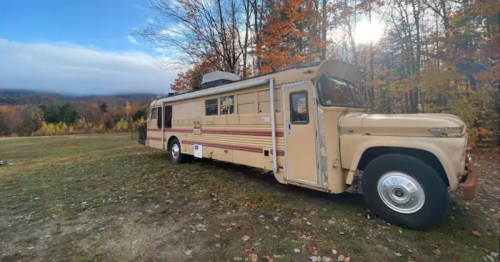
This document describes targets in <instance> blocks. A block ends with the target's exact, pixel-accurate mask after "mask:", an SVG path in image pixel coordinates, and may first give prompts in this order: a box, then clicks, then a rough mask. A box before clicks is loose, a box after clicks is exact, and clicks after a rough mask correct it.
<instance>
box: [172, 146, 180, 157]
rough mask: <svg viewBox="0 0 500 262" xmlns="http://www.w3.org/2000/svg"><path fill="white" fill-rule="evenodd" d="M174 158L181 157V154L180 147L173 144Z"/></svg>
mask: <svg viewBox="0 0 500 262" xmlns="http://www.w3.org/2000/svg"><path fill="white" fill-rule="evenodd" d="M171 151H172V156H173V157H174V158H178V157H179V154H180V152H181V150H180V148H179V145H178V144H173V145H172V150H171Z"/></svg>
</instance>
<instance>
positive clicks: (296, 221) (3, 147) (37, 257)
mask: <svg viewBox="0 0 500 262" xmlns="http://www.w3.org/2000/svg"><path fill="white" fill-rule="evenodd" d="M0 157H1V158H2V159H3V160H4V162H9V163H12V165H10V166H4V167H0V261H235V260H236V261H245V260H247V261H252V260H255V259H256V261H312V259H311V257H313V259H317V257H318V256H321V257H323V261H329V260H328V258H331V259H332V260H331V261H338V260H342V258H343V257H344V258H347V257H349V258H350V261H485V260H486V261H490V259H494V260H495V261H498V258H494V256H495V253H493V256H491V252H498V248H499V240H498V239H499V228H498V223H499V214H500V209H499V199H500V198H499V196H500V191H499V174H498V168H499V167H498V162H499V157H498V149H496V150H492V149H490V150H481V151H476V152H474V157H475V158H477V165H478V167H479V171H480V186H479V191H478V195H477V200H475V201H471V202H468V203H465V202H464V201H462V200H461V192H457V193H452V194H451V199H452V201H451V204H450V207H449V212H448V216H447V218H446V220H445V221H444V222H443V223H442V224H441V225H440V226H439V227H438V228H435V229H432V230H430V231H427V232H415V231H410V230H406V229H402V228H399V227H397V226H392V225H388V224H387V223H385V222H383V221H382V220H380V219H373V220H370V219H367V218H366V216H365V209H366V205H365V203H364V200H363V197H362V196H361V195H359V194H348V193H346V194H342V195H329V194H325V193H318V192H315V191H311V190H307V189H302V188H298V187H294V186H288V185H282V184H279V183H278V182H276V181H275V180H274V177H273V176H270V175H267V174H265V173H262V172H260V171H258V170H255V169H250V168H246V167H241V166H236V165H230V164H224V163H220V162H214V161H209V160H203V161H196V162H191V163H187V164H183V165H173V164H171V163H169V162H168V154H166V153H164V152H161V151H159V150H156V149H152V148H147V147H144V146H140V145H139V144H137V142H136V141H131V140H130V137H128V136H118V135H99V136H64V137H33V138H4V139H0ZM334 253H336V254H334ZM488 256H490V257H488ZM344 260H346V261H347V260H349V259H344Z"/></svg>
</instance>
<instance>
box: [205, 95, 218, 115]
mask: <svg viewBox="0 0 500 262" xmlns="http://www.w3.org/2000/svg"><path fill="white" fill-rule="evenodd" d="M205 115H207V116H216V115H217V98H214V99H208V100H205Z"/></svg>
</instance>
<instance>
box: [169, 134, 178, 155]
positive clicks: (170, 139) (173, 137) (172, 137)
mask: <svg viewBox="0 0 500 262" xmlns="http://www.w3.org/2000/svg"><path fill="white" fill-rule="evenodd" d="M174 139H177V140H179V139H178V138H177V137H176V136H171V137H170V138H169V139H168V142H167V151H170V143H171V142H172V140H174Z"/></svg>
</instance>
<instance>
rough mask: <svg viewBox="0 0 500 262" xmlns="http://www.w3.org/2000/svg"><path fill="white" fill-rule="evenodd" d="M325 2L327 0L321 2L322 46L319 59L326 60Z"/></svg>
mask: <svg viewBox="0 0 500 262" xmlns="http://www.w3.org/2000/svg"><path fill="white" fill-rule="evenodd" d="M326 3H327V0H323V4H322V7H321V8H322V10H321V11H322V17H321V21H322V22H321V38H322V39H323V42H324V43H323V47H322V48H321V60H326V44H325V43H326V28H327V25H326V21H327V19H326Z"/></svg>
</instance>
